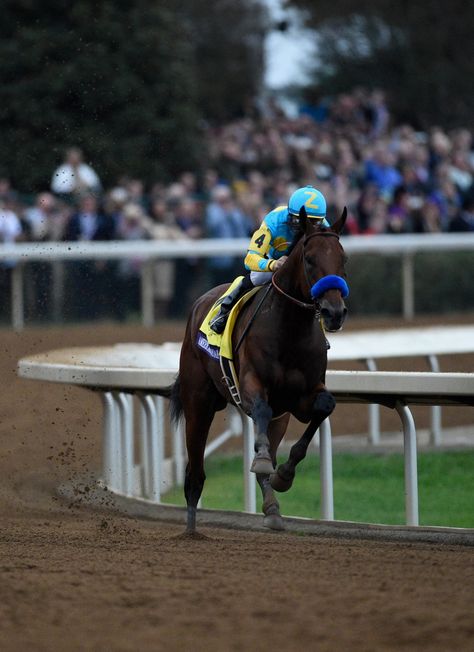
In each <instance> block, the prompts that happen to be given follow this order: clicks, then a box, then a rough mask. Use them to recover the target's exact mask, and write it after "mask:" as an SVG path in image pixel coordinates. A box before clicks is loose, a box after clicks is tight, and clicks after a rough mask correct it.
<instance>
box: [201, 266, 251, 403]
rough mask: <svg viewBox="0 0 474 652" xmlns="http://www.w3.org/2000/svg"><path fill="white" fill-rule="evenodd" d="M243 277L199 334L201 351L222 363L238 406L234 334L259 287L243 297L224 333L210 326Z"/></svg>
mask: <svg viewBox="0 0 474 652" xmlns="http://www.w3.org/2000/svg"><path fill="white" fill-rule="evenodd" d="M241 280H242V276H238V277H237V278H236V279H235V280H234V281H233V283H232V284H231V285H230V287H229V288H228V289H227V290H226V291H225V292H224V294H223V295H222V296H220V297H219V299H218V300H217V301H216V302H215V303H214V304H213V306H212V308H211V309H210V310H209V312H208V313H207V315H206V316H205V317H204V320H203V322H202V324H201V326H200V328H199V331H198V334H197V342H196V343H197V345H198V347H199V348H200V349H202V350H203V351H205V352H206V353H207V355H209V356H210V357H211V358H213V359H214V360H217V361H218V362H219V363H220V366H221V369H222V373H223V378H222V380H223V382H224V383H225V385H227V387H228V389H229V391H230V394H231V396H232V398H233V399H234V402H235V403H236V405H240V404H241V400H240V393H239V389H238V387H239V385H238V379H237V375H236V373H235V368H234V363H233V359H234V352H233V350H232V333H233V331H234V327H235V323H236V321H237V317H238V316H239V314H240V312H241V310H242V307H243V306H244V305H245V304H246V303H247V301H249V299H251V298H252V297H253V295H254V294H256V292H258V291H259V289H260V288H259V287H255V288H252V289H251V290H249V291H248V292H247V293H246V294H244V296H243V297H241V298H240V299H239V300H238V301H237V303H236V304H235V306H234V307H233V308H232V310H231V311H230V313H229V317H228V319H227V323H226V326H225V329H224V332H223V333H221V334H219V333H215V332H214V331H213V330H212V329H211V328H210V327H209V324H210V322H211V321H212V319H213V318H214V317H215V316H216V315H217V313H218V312H219V308H220V304H221V302H222V299H223V298H224V297H226V296H227V295H228V294H230V293H231V292H232V290H233V289H234V288H235V287H236V286H237V285H238V284H239V283H240V281H241Z"/></svg>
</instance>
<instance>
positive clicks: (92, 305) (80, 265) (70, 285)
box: [64, 195, 116, 320]
mask: <svg viewBox="0 0 474 652" xmlns="http://www.w3.org/2000/svg"><path fill="white" fill-rule="evenodd" d="M115 237H116V232H115V224H114V220H113V217H112V216H111V215H106V214H104V213H103V212H101V211H100V210H99V206H98V201H97V198H96V197H94V195H85V196H84V197H82V198H81V200H80V203H79V210H78V211H77V212H76V213H74V214H73V215H72V216H71V219H70V220H69V222H68V224H67V227H66V230H65V233H64V239H65V240H66V241H73V242H74V241H75V242H85V241H91V240H113V239H114V238H115ZM115 283H116V278H115V265H114V264H113V263H110V262H108V261H102V260H101V261H89V260H86V261H74V262H71V263H69V264H68V269H67V276H66V297H67V298H68V299H69V307H68V309H67V313H68V315H69V316H70V317H72V318H73V319H75V320H79V319H90V318H95V317H98V316H101V317H103V316H105V315H110V314H111V313H112V312H113V306H114V298H115V293H114V287H115Z"/></svg>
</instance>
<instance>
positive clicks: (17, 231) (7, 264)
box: [0, 199, 22, 305]
mask: <svg viewBox="0 0 474 652" xmlns="http://www.w3.org/2000/svg"><path fill="white" fill-rule="evenodd" d="M21 238H22V228H21V222H20V220H19V218H18V216H17V215H16V213H15V212H14V211H13V210H12V209H11V207H10V205H9V204H8V203H7V202H6V201H5V199H0V244H13V243H14V242H18V241H19V240H21ZM14 267H15V262H14V261H12V260H3V261H0V296H1V297H2V303H3V304H6V305H9V304H10V296H11V274H12V269H13V268H14Z"/></svg>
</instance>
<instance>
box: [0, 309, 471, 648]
mask: <svg viewBox="0 0 474 652" xmlns="http://www.w3.org/2000/svg"><path fill="white" fill-rule="evenodd" d="M425 321H427V322H430V321H431V323H435V322H433V320H425ZM445 321H448V320H445ZM452 321H453V322H457V321H458V320H457V319H456V318H455V317H453V318H452ZM470 321H471V322H472V319H471V320H470ZM385 324H387V325H388V324H390V325H391V326H393V325H394V324H393V322H392V323H390V322H385ZM375 325H377V326H380V325H382V324H381V322H378V323H376V324H375ZM358 326H365V327H367V326H368V324H367V323H365V324H364V323H361V322H355V323H354V324H353V325H352V327H354V328H356V327H358ZM0 332H1V342H2V356H1V362H0V365H1V368H0V378H1V381H2V391H1V393H0V415H1V422H0V435H1V436H0V517H1V523H2V528H1V532H0V580H1V581H0V650H2V651H5V652H6V651H10V650H18V651H23V650H28V651H30V650H32V651H36V650H44V651H46V650H47V651H53V650H54V651H60V652H63V651H64V652H68V651H70V650H87V651H89V650H93V651H106V652H109V651H115V650H117V651H119V650H120V651H121V650H130V651H132V650H133V651H135V650H153V651H155V650H157V651H161V650H163V651H165V650H166V651H178V650H179V651H181V650H183V651H186V652H187V651H188V650H189V651H190V652H191V651H193V652H194V651H197V652H199V651H201V650H202V651H204V650H206V651H209V652H214V651H219V652H220V651H224V652H225V651H227V650H229V651H234V650H235V651H237V650H242V651H244V650H245V651H247V650H255V651H256V652H260V651H266V650H269V651H270V650H271V651H272V652H274V651H275V650H276V649H278V648H282V649H284V650H288V651H293V650H318V651H326V650H327V651H331V652H334V651H339V650H341V651H359V650H360V651H362V650H363V651H364V652H365V651H367V652H369V651H374V652H378V651H383V650H416V651H418V650H429V651H431V650H433V651H437V650H439V651H443V652H447V651H450V650H457V651H461V650H466V651H468V650H469V651H471V650H473V649H474V616H473V613H474V609H473V603H474V549H473V548H470V547H463V546H441V545H436V544H430V545H428V544H402V543H380V542H368V541H357V540H355V541H350V542H348V541H341V540H337V539H330V538H326V537H314V536H311V537H310V536H296V535H290V534H284V533H283V534H282V533H268V534H266V533H258V532H243V531H233V530H224V529H206V530H205V531H204V532H203V533H204V534H205V535H206V538H203V539H201V540H189V539H186V538H183V537H182V536H180V535H181V533H182V529H183V528H182V527H181V526H177V525H169V524H164V523H158V522H150V521H143V520H138V519H132V518H125V517H123V516H118V515H116V514H114V513H112V512H110V511H92V510H90V509H86V508H80V507H71V506H68V505H67V504H65V503H63V502H61V501H60V500H59V499H58V498H57V497H56V496H55V488H56V487H57V486H58V485H59V484H60V483H61V482H64V481H67V482H71V481H72V482H74V478H76V477H78V475H81V477H82V476H83V474H84V473H88V472H91V473H93V472H94V471H96V470H97V468H98V466H99V463H100V415H101V407H100V403H99V401H98V398H97V397H96V396H94V395H93V394H91V393H88V392H86V391H85V390H81V389H75V388H68V387H62V386H59V385H47V384H43V383H36V382H28V381H24V380H20V379H18V378H17V377H16V363H17V360H18V358H20V357H22V356H24V355H27V354H29V353H34V352H40V351H45V350H48V349H52V348H59V347H63V346H68V345H75V346H78V345H91V344H97V345H100V344H111V343H114V342H126V341H135V342H140V341H148V342H149V341H151V342H157V343H158V342H162V341H165V340H170V339H173V340H179V339H180V338H181V336H182V333H183V327H182V326H181V325H179V326H178V327H177V326H176V325H168V326H162V327H159V328H157V329H156V330H154V331H151V330H145V329H142V328H140V327H136V326H120V327H119V326H115V325H113V326H111V325H100V326H91V327H89V328H87V327H84V326H82V327H77V328H67V329H29V330H26V331H25V332H24V333H21V334H17V333H13V332H11V331H8V330H3V331H0ZM473 360H474V356H452V357H449V358H448V357H447V358H445V359H443V361H442V368H443V370H446V371H448V370H453V371H454V370H456V371H472V368H473ZM342 366H346V365H342ZM381 366H382V365H381ZM382 368H387V369H388V368H391V369H403V368H405V369H409V368H413V369H415V368H417V369H418V368H419V369H426V365H425V363H424V362H423V361H421V360H413V361H400V360H398V361H387V362H386V363H384V365H383V366H382ZM443 415H444V416H443V420H444V422H445V423H447V424H448V425H456V424H461V423H463V422H464V423H473V422H474V415H473V412H472V411H462V410H454V409H452V410H446V411H445V412H444V413H443ZM425 417H426V414H425V413H424V412H421V413H420V419H421V420H423V419H424V418H425ZM386 419H387V423H388V424H389V425H390V424H391V423H392V422H391V421H390V419H391V416H390V415H389V416H388V417H386ZM350 421H351V427H354V428H355V429H356V430H357V431H362V430H363V428H364V427H365V411H363V410H360V411H358V412H357V413H354V408H352V412H351V415H350ZM393 423H396V421H393ZM347 428H348V418H347V413H345V412H344V410H341V411H340V413H339V414H338V415H337V417H336V419H335V420H334V423H333V429H334V431H335V432H344V431H346V432H347Z"/></svg>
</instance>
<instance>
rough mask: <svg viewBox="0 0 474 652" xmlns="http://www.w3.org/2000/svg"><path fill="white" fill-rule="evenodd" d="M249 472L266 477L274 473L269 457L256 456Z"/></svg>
mask: <svg viewBox="0 0 474 652" xmlns="http://www.w3.org/2000/svg"><path fill="white" fill-rule="evenodd" d="M250 471H251V472H252V473H265V474H266V475H270V473H274V472H275V469H274V467H273V464H272V460H271V458H270V457H258V455H256V456H255V457H254V458H253V462H252V466H251V467H250Z"/></svg>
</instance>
